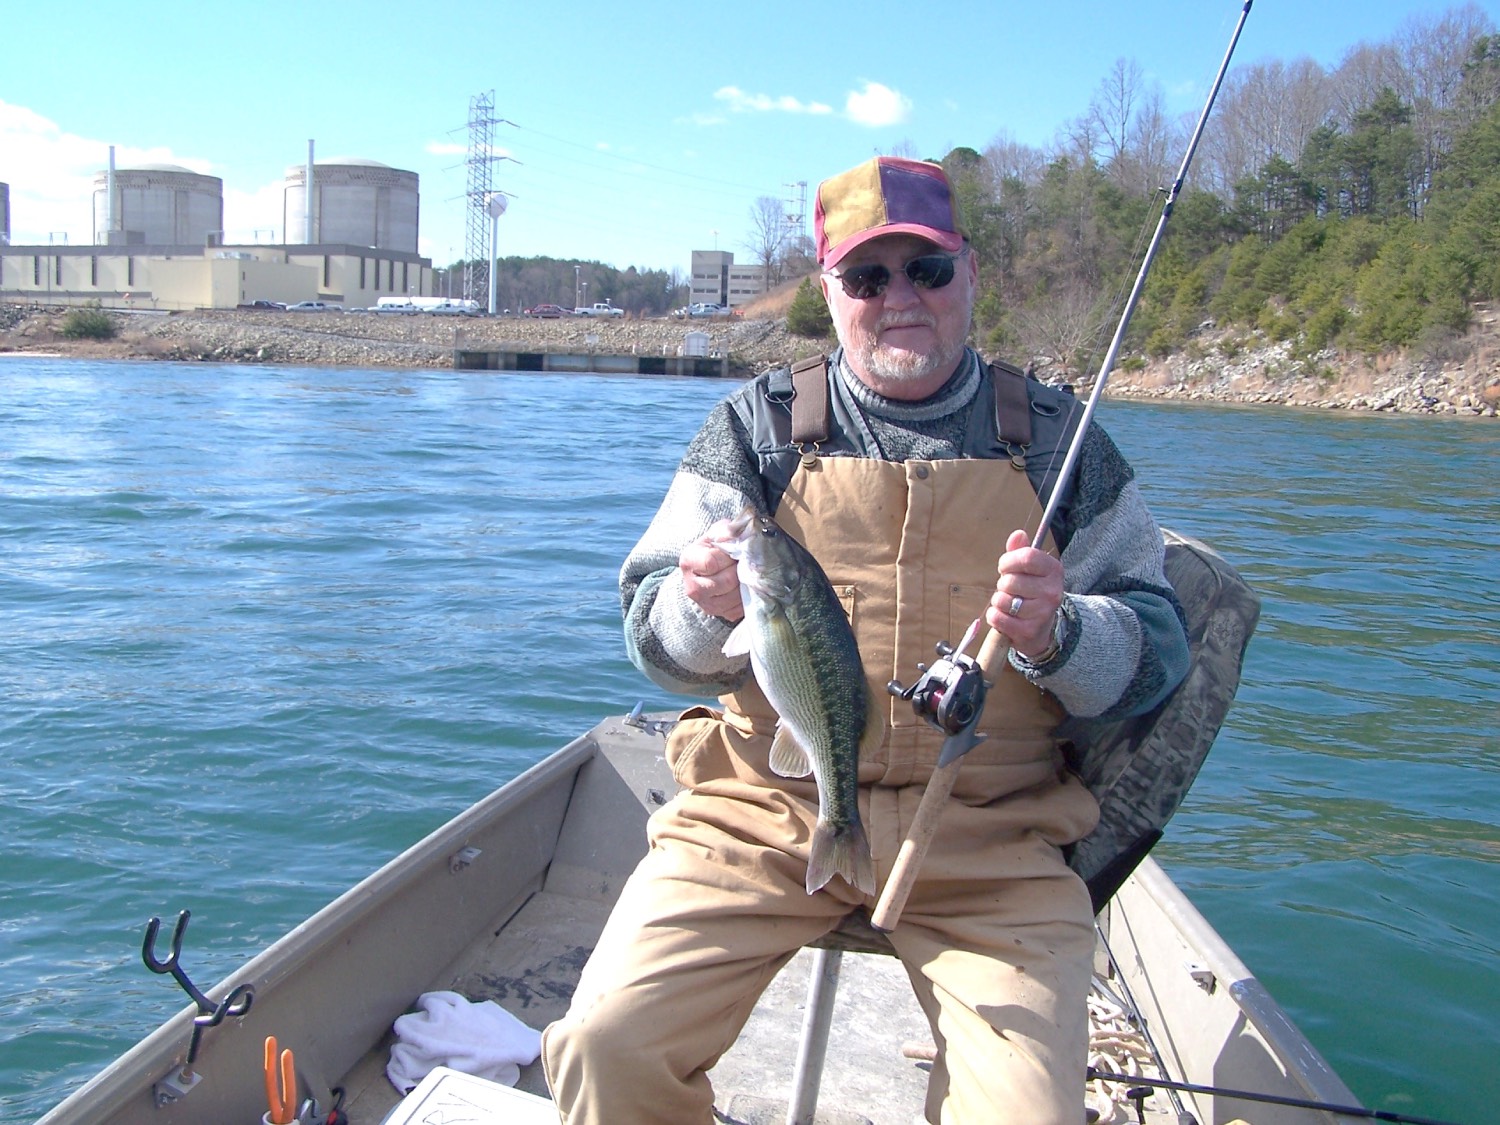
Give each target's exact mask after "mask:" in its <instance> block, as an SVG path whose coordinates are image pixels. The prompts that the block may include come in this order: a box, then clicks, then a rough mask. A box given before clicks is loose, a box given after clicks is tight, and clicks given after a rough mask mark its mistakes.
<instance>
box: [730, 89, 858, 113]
mask: <svg viewBox="0 0 1500 1125" xmlns="http://www.w3.org/2000/svg"><path fill="white" fill-rule="evenodd" d="M714 100H715V101H721V102H724V103H725V104H726V105H727V106H728V107H729V109H730V112H732V113H773V112H774V113H809V114H815V115H821V114H827V113H832V112H833V107H832V106H830V105H824V104H823V103H822V102H804V101H800V100H798V99H797V98H794V97H792V96H791V95H790V94H783V95H781V96H780V97H779V98H773V97H771V95H769V94H747V93H745V91H743V90H741V89H740V88H739V87H738V86H722V87H720V88H719V89H717V90H715V91H714Z"/></svg>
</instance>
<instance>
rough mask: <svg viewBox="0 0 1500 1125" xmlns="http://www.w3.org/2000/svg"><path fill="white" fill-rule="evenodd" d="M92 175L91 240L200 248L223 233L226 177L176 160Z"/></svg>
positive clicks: (115, 244)
mask: <svg viewBox="0 0 1500 1125" xmlns="http://www.w3.org/2000/svg"><path fill="white" fill-rule="evenodd" d="M110 187H111V173H110V172H109V170H108V169H106V170H104V171H101V172H97V173H95V174H94V242H95V243H96V244H97V245H100V246H203V245H205V244H207V242H208V241H209V239H210V237H212V236H217V237H218V238H219V240H221V241H222V239H223V234H224V181H223V180H221V179H219V177H218V176H203V175H199V174H198V173H197V172H193V171H190V170H189V169H187V168H182V167H179V166H178V165H176V164H143V165H141V166H140V167H138V168H119V169H116V170H115V171H114V173H113V196H111V193H110Z"/></svg>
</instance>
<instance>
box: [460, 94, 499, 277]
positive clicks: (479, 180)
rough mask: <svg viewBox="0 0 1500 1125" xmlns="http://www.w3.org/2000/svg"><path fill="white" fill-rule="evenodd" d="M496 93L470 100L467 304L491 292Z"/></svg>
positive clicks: (466, 264)
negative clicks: (491, 197) (491, 215)
mask: <svg viewBox="0 0 1500 1125" xmlns="http://www.w3.org/2000/svg"><path fill="white" fill-rule="evenodd" d="M498 123H499V122H498V119H497V118H496V117H495V91H493V90H491V91H490V92H489V93H488V94H475V95H474V96H473V97H472V98H470V99H469V159H468V166H469V185H468V190H467V191H466V193H465V195H466V197H467V199H468V203H467V205H466V221H465V223H464V300H466V301H478V300H483V299H485V298H486V295H487V294H488V293H489V288H490V215H489V212H488V211H487V210H486V209H485V208H486V207H487V206H488V205H489V201H490V194H491V190H492V189H491V187H490V170H491V168H492V166H493V165H494V162H495V156H494V152H495V126H496V125H497V124H498Z"/></svg>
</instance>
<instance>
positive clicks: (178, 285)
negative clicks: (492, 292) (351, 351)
mask: <svg viewBox="0 0 1500 1125" xmlns="http://www.w3.org/2000/svg"><path fill="white" fill-rule="evenodd" d="M431 294H432V262H431V260H430V259H427V258H422V257H419V256H418V255H417V254H415V253H405V252H402V251H396V250H376V249H374V248H373V247H369V246H350V245H347V244H342V243H341V244H319V245H313V246H297V245H290V246H289V245H277V246H267V245H263V244H255V245H241V246H217V245H205V244H203V243H200V244H198V245H196V246H194V245H186V246H174V245H156V246H148V245H129V246H4V245H0V302H11V303H15V302H22V303H30V302H38V303H46V304H56V305H87V304H94V303H96V302H97V303H98V304H100V305H102V306H104V307H105V308H118V309H155V310H162V311H181V310H187V309H232V308H234V307H235V306H236V305H239V304H245V303H248V302H250V301H256V300H267V301H282V302H285V303H288V304H290V303H292V302H295V301H328V302H331V303H334V304H340V305H343V306H344V307H345V308H368V307H370V306H371V305H374V304H375V302H376V301H378V300H379V299H380V298H381V297H391V296H413V297H416V296H423V297H425V296H430V295H431Z"/></svg>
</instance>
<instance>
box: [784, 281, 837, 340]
mask: <svg viewBox="0 0 1500 1125" xmlns="http://www.w3.org/2000/svg"><path fill="white" fill-rule="evenodd" d="M786 330H787V331H788V332H790V333H791V334H792V335H793V336H807V337H810V338H813V339H822V338H823V337H825V336H829V335H831V334H832V332H833V317H832V316H830V315H829V312H828V303H827V302H826V301H824V300H823V294H822V291H821V290H819V289H818V287H817V286H815V285H814V284H813V282H812V278H810V277H804V278H803V279H802V284H801V285H799V286H797V292H796V293H795V294H794V295H793V297H792V304H791V307H790V308H788V309H787V312H786Z"/></svg>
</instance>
